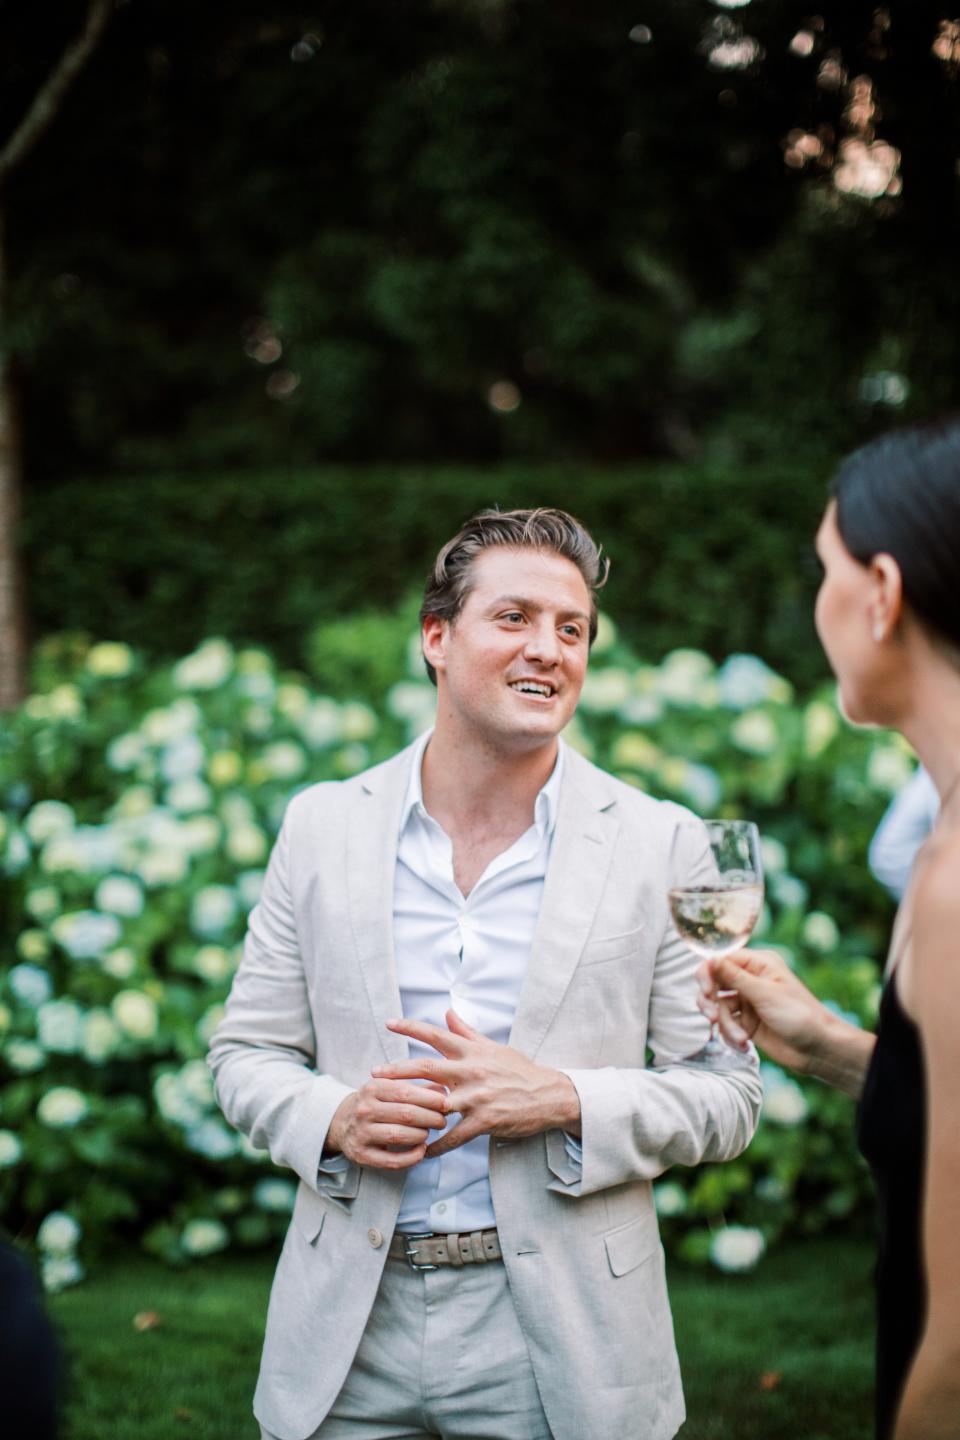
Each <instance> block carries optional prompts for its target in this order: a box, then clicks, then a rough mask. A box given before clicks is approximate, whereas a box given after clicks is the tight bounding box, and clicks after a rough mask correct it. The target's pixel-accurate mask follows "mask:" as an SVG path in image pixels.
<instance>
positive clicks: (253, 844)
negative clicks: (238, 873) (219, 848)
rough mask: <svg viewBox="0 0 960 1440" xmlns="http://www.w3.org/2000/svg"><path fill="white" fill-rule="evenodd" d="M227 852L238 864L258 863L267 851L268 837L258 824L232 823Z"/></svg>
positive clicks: (228, 833)
mask: <svg viewBox="0 0 960 1440" xmlns="http://www.w3.org/2000/svg"><path fill="white" fill-rule="evenodd" d="M226 851H227V854H228V855H229V856H230V859H231V860H232V861H233V862H234V863H235V864H236V865H256V864H257V862H258V861H260V860H263V859H264V858H265V857H266V853H267V837H266V835H264V833H263V831H262V830H261V829H260V827H259V826H258V825H231V827H230V829H229V830H228V831H227V844H226Z"/></svg>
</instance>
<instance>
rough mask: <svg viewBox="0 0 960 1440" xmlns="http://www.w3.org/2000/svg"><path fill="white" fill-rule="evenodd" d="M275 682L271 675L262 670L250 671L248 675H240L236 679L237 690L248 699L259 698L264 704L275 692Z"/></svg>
mask: <svg viewBox="0 0 960 1440" xmlns="http://www.w3.org/2000/svg"><path fill="white" fill-rule="evenodd" d="M276 688H277V687H276V682H275V681H274V679H273V676H272V675H266V674H263V673H262V672H256V671H254V672H252V673H251V674H249V675H242V676H241V677H240V679H239V680H238V681H237V690H238V691H239V693H240V694H241V695H245V696H246V697H247V699H248V700H260V701H263V702H264V704H267V703H269V702H270V701H271V700H272V699H273V697H274V695H275V694H276Z"/></svg>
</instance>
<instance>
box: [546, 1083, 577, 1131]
mask: <svg viewBox="0 0 960 1440" xmlns="http://www.w3.org/2000/svg"><path fill="white" fill-rule="evenodd" d="M553 1075H554V1096H553V1101H552V1105H551V1111H552V1118H551V1121H550V1124H549V1125H547V1126H546V1128H547V1129H548V1130H564V1131H566V1133H567V1134H568V1135H574V1136H577V1137H578V1138H579V1136H580V1132H581V1113H580V1096H579V1094H578V1093H577V1087H576V1085H574V1083H573V1081H572V1080H571V1079H570V1076H569V1075H565V1074H564V1073H563V1071H562V1070H555V1071H554V1072H553Z"/></svg>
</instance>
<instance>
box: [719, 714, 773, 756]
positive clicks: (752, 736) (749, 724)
mask: <svg viewBox="0 0 960 1440" xmlns="http://www.w3.org/2000/svg"><path fill="white" fill-rule="evenodd" d="M730 739H731V740H732V741H733V743H734V745H736V747H737V749H738V750H743V751H745V752H746V753H747V754H748V755H772V754H773V752H774V750H776V748H777V744H778V741H779V736H778V734H777V727H776V725H775V724H774V722H773V719H772V717H771V716H770V715H768V714H767V712H766V711H765V710H745V711H744V713H743V714H742V715H740V716H739V718H738V719H736V720H735V721H734V723H733V725H732V726H731V727H730Z"/></svg>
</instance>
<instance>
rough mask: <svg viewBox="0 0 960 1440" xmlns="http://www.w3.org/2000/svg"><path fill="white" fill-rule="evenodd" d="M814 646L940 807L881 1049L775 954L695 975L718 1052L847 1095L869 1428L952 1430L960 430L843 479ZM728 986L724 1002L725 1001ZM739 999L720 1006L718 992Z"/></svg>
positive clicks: (907, 918) (909, 900)
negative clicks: (869, 1269) (859, 1174)
mask: <svg viewBox="0 0 960 1440" xmlns="http://www.w3.org/2000/svg"><path fill="white" fill-rule="evenodd" d="M817 550H818V553H819V555H820V558H821V560H822V562H823V567H824V577H823V582H822V584H821V587H820V593H819V595H818V597H817V608H816V622H817V630H818V633H819V635H820V639H821V642H822V644H823V647H824V649H825V651H826V653H827V657H828V659H829V661H830V664H831V666H832V667H833V670H834V672H835V674H836V676H837V679H838V681H839V690H840V702H841V705H842V707H843V709H844V711H845V713H846V715H847V717H848V718H849V719H850V720H851V721H853V722H854V723H855V724H873V725H884V726H891V727H893V728H894V729H896V730H899V732H900V733H901V734H902V735H904V736H905V737H906V739H907V740H908V741H909V742H910V744H911V745H912V746H913V748H914V749H915V750H916V751H917V754H918V755H919V757H920V760H921V762H922V764H923V766H924V768H925V769H926V771H927V773H928V774H929V776H930V778H931V780H932V782H933V785H934V787H935V789H936V793H937V796H938V797H939V814H938V816H937V819H936V823H935V825H934V827H933V830H932V833H931V835H930V837H929V839H928V840H926V842H925V843H924V844H923V845H922V847H921V849H920V851H919V853H918V855H917V858H916V860H915V862H914V865H913V871H912V874H911V877H910V882H909V885H908V888H907V892H906V895H905V896H904V899H903V902H902V904H901V907H900V912H899V914H898V917H897V923H896V926H895V927H894V932H893V938H892V940H891V945H890V954H889V960H888V966H887V983H886V987H885V990H884V994H883V1000H882V1002H881V1006H880V1019H879V1027H878V1033H877V1035H876V1037H874V1036H873V1035H869V1034H866V1033H865V1032H864V1031H862V1030H860V1029H858V1028H857V1027H856V1026H854V1025H851V1024H849V1023H848V1022H846V1021H844V1020H843V1019H841V1018H840V1017H838V1016H837V1015H835V1014H833V1013H832V1011H830V1010H828V1009H827V1008H826V1006H824V1005H822V1004H821V1003H820V1001H819V1000H817V999H816V997H815V996H813V995H812V994H811V993H810V991H809V990H807V989H806V987H805V986H804V985H803V984H801V982H800V981H799V980H798V979H797V977H796V976H795V975H794V974H793V973H792V971H791V970H790V969H789V968H788V966H787V965H786V964H785V962H784V961H783V960H782V958H781V957H780V956H779V955H778V954H776V953H775V952H773V951H769V950H753V951H741V952H740V953H739V954H735V955H731V956H728V957H726V958H724V959H719V960H712V961H707V962H705V964H704V965H703V966H702V967H701V971H700V981H701V986H702V988H703V990H704V998H703V1001H702V1008H703V1009H704V1011H705V1013H706V1014H707V1015H708V1016H710V1017H711V1018H715V1019H716V1020H717V1021H718V1022H719V1024H720V1027H721V1030H722V1032H723V1034H724V1036H725V1038H726V1039H727V1040H728V1042H729V1043H731V1044H734V1045H740V1046H745V1045H746V1044H747V1041H748V1038H751V1037H752V1038H753V1039H755V1040H756V1042H757V1044H758V1045H759V1046H760V1047H761V1049H763V1050H765V1051H766V1052H767V1053H768V1054H769V1055H771V1056H772V1057H773V1058H774V1059H775V1060H776V1061H778V1062H779V1063H781V1064H785V1065H789V1066H792V1067H793V1068H794V1069H796V1070H799V1071H801V1072H803V1073H805V1074H809V1075H815V1076H817V1077H818V1078H820V1079H822V1080H825V1081H827V1082H828V1083H829V1084H832V1085H834V1086H836V1087H838V1088H839V1089H842V1090H845V1091H847V1093H849V1094H850V1095H854V1096H858V1097H860V1114H859V1141H860V1147H861V1149H862V1151H863V1153H864V1155H865V1156H866V1157H867V1159H868V1160H869V1161H870V1164H871V1166H872V1168H873V1172H874V1176H875V1179H876V1182H877V1187H878V1190H879V1194H880V1216H881V1252H880V1261H879V1267H878V1272H877V1281H878V1347H877V1433H878V1435H879V1436H880V1437H882V1440H889V1437H893V1440H948V1437H949V1440H957V1437H958V1436H960V1245H958V1244H957V1236H958V1234H960V1127H958V1125H957V1120H956V1114H957V1107H958V1105H960V1043H958V1036H960V883H958V882H960V423H958V422H952V423H945V424H941V425H936V426H929V427H924V428H914V429H909V430H903V431H899V432H895V433H893V434H891V435H887V436H885V437H883V438H881V439H880V440H877V441H874V442H873V443H871V444H870V445H867V446H865V447H864V448H863V449H862V450H859V451H857V452H856V454H854V455H853V456H852V457H851V458H850V459H848V460H847V461H846V462H845V464H844V465H843V466H842V467H841V469H840V471H839V474H838V475H837V478H836V480H835V482H834V490H833V498H832V499H831V501H830V503H829V504H828V506H827V510H826V513H825V515H824V517H823V521H822V523H821V525H820V529H819V532H818V534H817ZM724 992H728V993H726V994H725V993H724ZM730 992H733V993H730Z"/></svg>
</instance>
